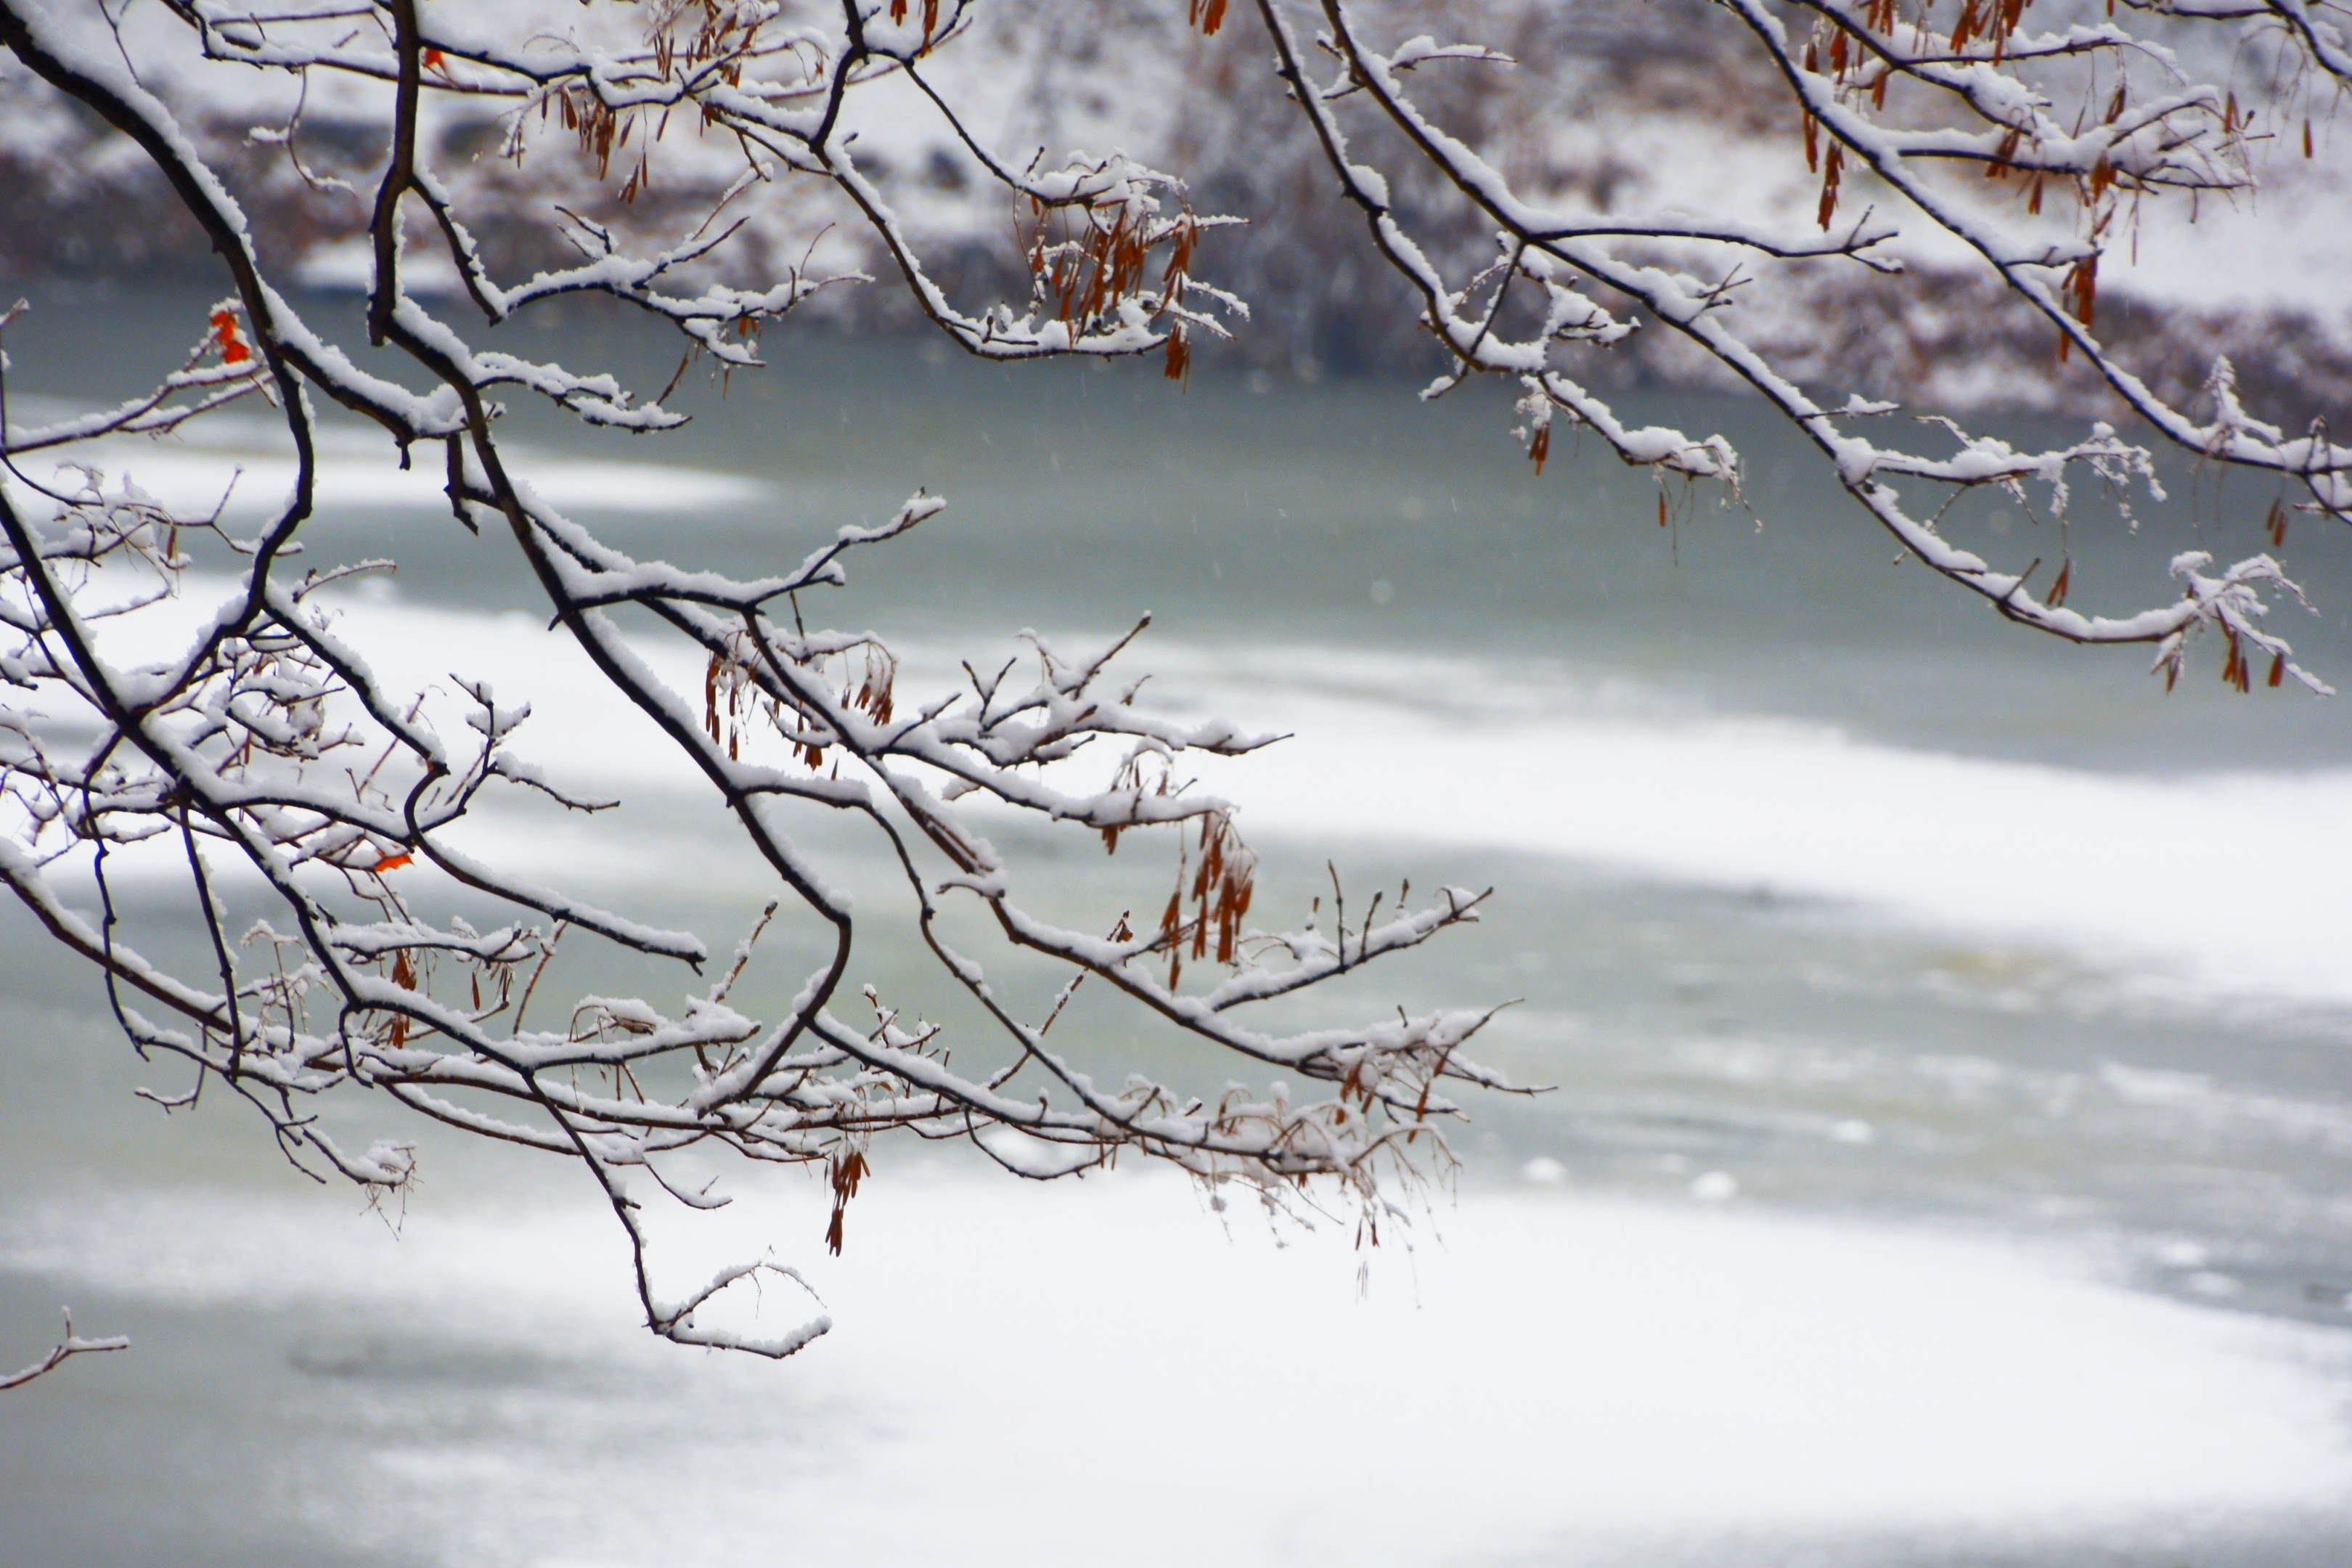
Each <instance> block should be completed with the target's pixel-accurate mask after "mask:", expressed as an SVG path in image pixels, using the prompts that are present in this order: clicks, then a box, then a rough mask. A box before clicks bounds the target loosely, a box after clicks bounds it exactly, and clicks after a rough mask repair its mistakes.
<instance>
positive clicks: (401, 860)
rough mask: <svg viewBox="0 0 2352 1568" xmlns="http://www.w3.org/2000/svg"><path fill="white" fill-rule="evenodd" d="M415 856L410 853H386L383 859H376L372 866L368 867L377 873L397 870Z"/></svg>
mask: <svg viewBox="0 0 2352 1568" xmlns="http://www.w3.org/2000/svg"><path fill="white" fill-rule="evenodd" d="M414 859H415V856H412V855H387V856H385V857H384V858H383V859H381V860H379V861H377V862H376V863H375V864H374V865H373V866H372V867H370V868H369V869H370V870H373V871H375V872H378V873H382V872H385V871H397V870H399V869H400V868H402V867H403V866H405V865H407V864H409V863H410V862H411V861H412V860H414Z"/></svg>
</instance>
